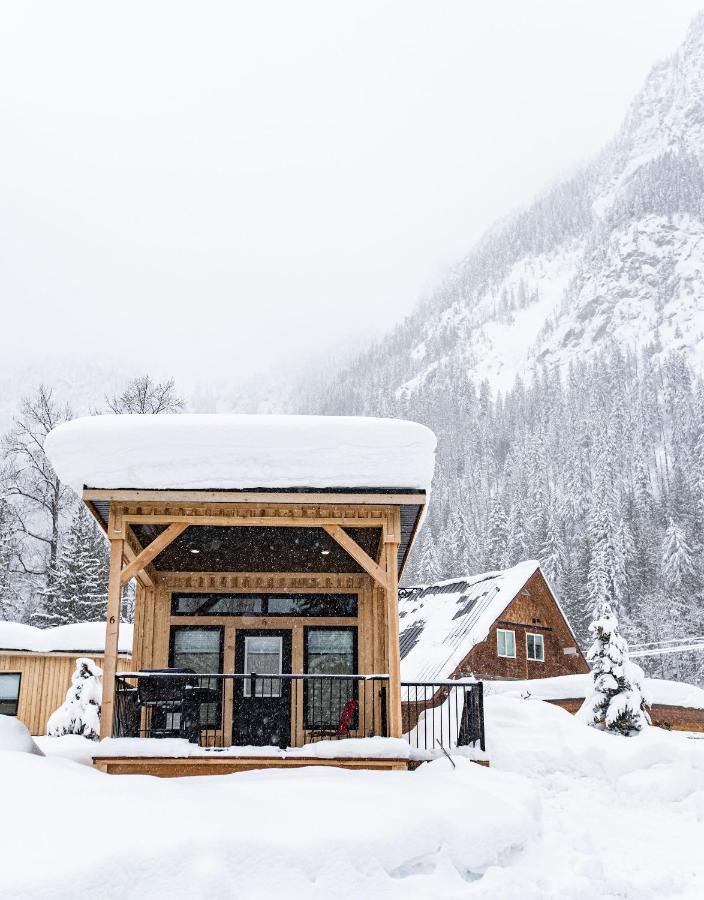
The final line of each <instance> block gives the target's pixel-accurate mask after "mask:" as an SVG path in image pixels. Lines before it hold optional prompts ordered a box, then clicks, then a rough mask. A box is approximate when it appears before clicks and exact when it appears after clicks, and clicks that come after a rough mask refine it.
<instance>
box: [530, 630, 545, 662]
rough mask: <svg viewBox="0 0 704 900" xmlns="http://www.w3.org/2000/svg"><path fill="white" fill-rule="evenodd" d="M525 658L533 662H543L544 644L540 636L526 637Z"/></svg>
mask: <svg viewBox="0 0 704 900" xmlns="http://www.w3.org/2000/svg"><path fill="white" fill-rule="evenodd" d="M526 656H527V657H528V659H532V660H534V661H535V662H545V643H544V641H543V636H542V634H527V635H526Z"/></svg>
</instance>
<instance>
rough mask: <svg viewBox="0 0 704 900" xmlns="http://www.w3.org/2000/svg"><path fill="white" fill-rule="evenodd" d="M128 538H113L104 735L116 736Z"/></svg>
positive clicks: (104, 695)
mask: <svg viewBox="0 0 704 900" xmlns="http://www.w3.org/2000/svg"><path fill="white" fill-rule="evenodd" d="M123 544H124V541H123V540H122V539H120V538H118V539H116V540H112V541H110V575H109V580H108V612H107V623H106V627H105V656H104V658H103V703H102V708H101V711H100V737H101V739H102V738H106V737H112V726H113V716H114V709H115V674H116V672H117V646H118V642H119V639H120V599H121V596H122V585H121V583H120V573H121V570H122V553H123Z"/></svg>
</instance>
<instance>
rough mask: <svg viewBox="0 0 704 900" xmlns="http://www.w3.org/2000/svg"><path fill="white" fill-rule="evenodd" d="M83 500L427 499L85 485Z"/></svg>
mask: <svg viewBox="0 0 704 900" xmlns="http://www.w3.org/2000/svg"><path fill="white" fill-rule="evenodd" d="M83 499H84V500H86V501H87V500H116V501H124V502H127V503H130V502H137V503H144V502H162V503H291V504H295V505H297V506H298V505H300V504H304V505H305V504H307V503H325V504H330V505H333V506H338V505H339V504H341V503H345V504H350V503H351V504H362V505H365V506H368V505H370V504H371V505H373V506H379V505H382V506H385V505H391V506H395V505H399V504H400V505H404V504H418V505H419V506H423V505H424V504H425V501H426V495H425V491H420V492H419V493H406V492H404V491H403V490H400V491H398V492H397V493H384V492H383V491H379V492H378V493H375V492H374V491H369V492H365V493H364V494H354V493H349V492H345V491H344V490H341V491H340V493H339V494H338V493H334V492H330V493H316V492H315V491H311V492H310V493H303V492H301V493H297V492H293V491H187V490H186V491H175V490H172V491H168V490H167V491H163V490H162V491H158V490H154V491H150V490H146V489H145V490H132V491H130V490H117V489H115V490H113V489H104V488H85V489H84V491H83Z"/></svg>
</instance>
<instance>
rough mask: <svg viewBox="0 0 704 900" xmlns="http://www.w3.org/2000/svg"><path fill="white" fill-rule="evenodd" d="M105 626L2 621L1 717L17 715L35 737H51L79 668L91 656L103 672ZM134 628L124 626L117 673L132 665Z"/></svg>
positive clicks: (0, 629)
mask: <svg viewBox="0 0 704 900" xmlns="http://www.w3.org/2000/svg"><path fill="white" fill-rule="evenodd" d="M104 653H105V623H104V622H78V623H76V624H73V625H60V626H58V627H57V628H34V627H33V626H31V625H24V624H22V623H21V622H0V715H8V716H17V718H18V719H20V721H22V722H24V724H25V725H26V726H27V728H29V730H30V732H31V733H32V734H37V735H40V734H46V724H47V721H48V719H49V716H50V715H51V714H52V713H53V712H54V710H55V709H57V708H58V707H59V706H60V705H61V704H62V703H63V702H64V698H65V696H66V691H67V690H68V689H69V686H70V684H71V676H72V674H73V672H74V670H75V668H76V660H77V659H78V658H79V657H81V656H87V657H90V658H91V659H93V660H95V662H96V663H97V664H98V665H99V666H100V667H102V666H103V656H104ZM131 654H132V626H131V625H122V627H121V628H120V641H119V644H118V656H117V669H118V671H129V670H130V668H131V666H132V656H131Z"/></svg>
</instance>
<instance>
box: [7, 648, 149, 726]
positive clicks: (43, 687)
mask: <svg viewBox="0 0 704 900" xmlns="http://www.w3.org/2000/svg"><path fill="white" fill-rule="evenodd" d="M80 657H87V658H88V659H93V660H95V662H96V664H97V665H99V666H100V667H101V668H102V665H103V655H102V653H76V654H63V653H12V652H11V651H3V652H0V672H19V673H20V674H21V676H22V677H21V680H20V696H19V705H18V709H17V718H18V719H20V721H22V722H24V724H25V725H26V726H27V728H29V730H30V731H31V733H32V734H36V735H41V734H46V723H47V721H48V719H49V716H50V715H51V714H52V713H53V712H54V710H56V709H58V708H59V706H61V704H62V703H63V702H64V700H65V698H66V692H67V691H68V689H69V687H70V685H71V676H72V675H73V673H74V671H75V669H76V660H77V659H79V658H80ZM117 669H118V671H119V672H129V671H131V669H132V659H131V657H128V656H127V657H126V656H120V657H118V661H117Z"/></svg>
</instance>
